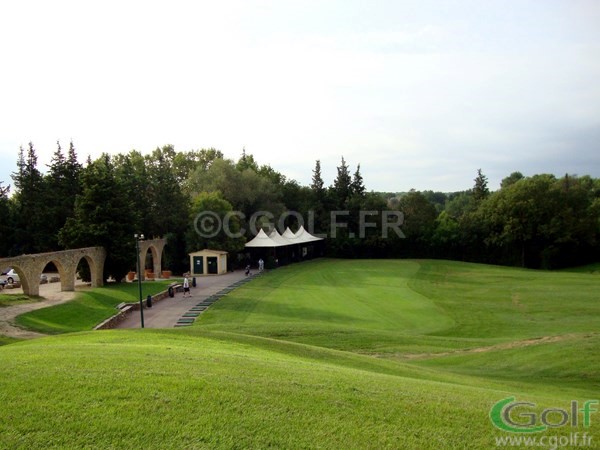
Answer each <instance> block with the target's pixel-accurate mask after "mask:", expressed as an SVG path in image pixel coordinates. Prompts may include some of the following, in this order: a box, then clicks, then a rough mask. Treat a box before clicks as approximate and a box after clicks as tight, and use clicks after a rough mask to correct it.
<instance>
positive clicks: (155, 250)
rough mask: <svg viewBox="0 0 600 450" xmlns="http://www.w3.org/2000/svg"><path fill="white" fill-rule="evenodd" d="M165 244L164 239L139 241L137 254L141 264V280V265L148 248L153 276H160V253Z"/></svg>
mask: <svg viewBox="0 0 600 450" xmlns="http://www.w3.org/2000/svg"><path fill="white" fill-rule="evenodd" d="M166 244H167V240H166V239H148V240H147V241H140V242H139V246H140V254H139V255H138V258H139V260H140V264H141V265H142V267H140V272H141V276H142V280H144V278H145V277H144V270H143V267H144V261H146V254H147V253H148V250H150V252H151V253H152V265H153V268H152V270H153V271H154V274H155V276H160V273H161V272H162V254H163V250H164V248H165V245H166Z"/></svg>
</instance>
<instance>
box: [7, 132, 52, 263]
mask: <svg viewBox="0 0 600 450" xmlns="http://www.w3.org/2000/svg"><path fill="white" fill-rule="evenodd" d="M37 161H38V158H37V154H36V151H35V148H34V146H33V143H32V142H30V143H29V146H28V149H27V153H26V154H25V151H24V150H23V148H22V147H21V148H20V149H19V157H18V160H17V172H15V173H13V174H12V178H13V180H14V183H15V187H16V191H15V210H14V212H15V223H14V226H15V232H14V237H13V242H12V244H13V248H12V250H11V252H12V253H13V254H20V253H39V252H41V251H45V250H48V248H47V236H46V235H45V234H44V217H43V214H42V212H43V211H44V210H45V208H46V204H45V198H44V196H45V192H44V191H45V186H44V179H43V177H42V174H41V173H40V171H39V170H38V168H37Z"/></svg>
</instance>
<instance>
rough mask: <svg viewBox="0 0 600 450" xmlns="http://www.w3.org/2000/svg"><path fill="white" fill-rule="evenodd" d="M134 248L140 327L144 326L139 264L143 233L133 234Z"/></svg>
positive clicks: (140, 267)
mask: <svg viewBox="0 0 600 450" xmlns="http://www.w3.org/2000/svg"><path fill="white" fill-rule="evenodd" d="M133 237H134V238H135V249H136V250H137V257H136V259H137V277H138V286H139V288H140V317H141V319H142V328H144V303H143V302H142V266H141V265H140V241H143V240H144V235H143V234H137V233H136V234H134V235H133Z"/></svg>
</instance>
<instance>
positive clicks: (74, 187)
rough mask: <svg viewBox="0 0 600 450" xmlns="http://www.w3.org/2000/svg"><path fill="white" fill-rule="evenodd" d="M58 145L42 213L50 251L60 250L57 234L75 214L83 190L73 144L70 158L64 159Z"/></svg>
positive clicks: (50, 166)
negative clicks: (76, 203) (77, 197)
mask: <svg viewBox="0 0 600 450" xmlns="http://www.w3.org/2000/svg"><path fill="white" fill-rule="evenodd" d="M56 146H57V149H56V151H55V152H54V155H53V156H52V160H51V162H50V165H49V166H48V167H49V171H48V174H47V175H46V176H45V182H46V190H45V198H46V201H45V203H46V205H47V208H46V209H45V211H44V212H43V216H44V223H43V227H44V230H45V235H46V236H47V238H46V239H47V240H46V242H47V245H48V250H56V249H58V248H59V247H60V245H59V242H58V232H59V231H60V229H61V228H62V227H63V226H64V224H65V222H66V221H67V218H69V217H71V216H72V215H73V211H74V208H75V199H76V196H77V194H78V193H79V191H80V186H79V174H80V171H81V165H80V164H79V162H78V161H77V154H76V153H75V147H74V146H73V142H71V144H70V147H69V155H68V157H65V155H64V153H63V151H62V148H61V145H60V142H57V143H56Z"/></svg>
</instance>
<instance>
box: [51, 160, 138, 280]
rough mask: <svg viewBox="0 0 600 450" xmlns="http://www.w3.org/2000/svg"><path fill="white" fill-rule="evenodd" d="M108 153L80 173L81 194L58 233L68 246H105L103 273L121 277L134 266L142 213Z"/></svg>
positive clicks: (106, 275)
mask: <svg viewBox="0 0 600 450" xmlns="http://www.w3.org/2000/svg"><path fill="white" fill-rule="evenodd" d="M115 172H116V171H115V168H114V165H113V163H112V161H111V159H110V156H109V155H107V154H104V155H102V156H101V157H100V158H98V159H97V160H96V161H93V162H92V163H91V164H90V165H89V166H88V167H86V168H85V169H84V170H83V171H82V174H81V186H82V188H81V189H82V190H81V194H80V195H79V196H78V197H77V201H76V204H75V212H74V216H73V217H70V218H68V219H67V222H66V223H65V226H64V227H63V228H62V230H61V231H60V234H59V240H60V243H61V244H62V245H64V246H65V247H66V248H79V247H90V246H101V247H104V248H105V249H106V252H107V255H108V256H107V259H106V263H105V265H104V275H105V278H107V277H108V276H109V275H112V276H113V277H114V278H115V279H117V280H120V279H122V278H123V276H124V275H125V273H127V272H128V271H129V270H131V269H133V268H134V267H135V260H136V253H135V240H134V238H133V235H134V233H136V232H137V233H139V232H144V230H139V229H138V224H139V214H138V211H136V209H135V207H134V204H133V202H132V201H131V198H132V196H135V195H136V193H135V192H133V193H132V192H128V191H127V190H126V188H125V186H124V184H123V180H122V179H119V177H117V176H116V173H115Z"/></svg>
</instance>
